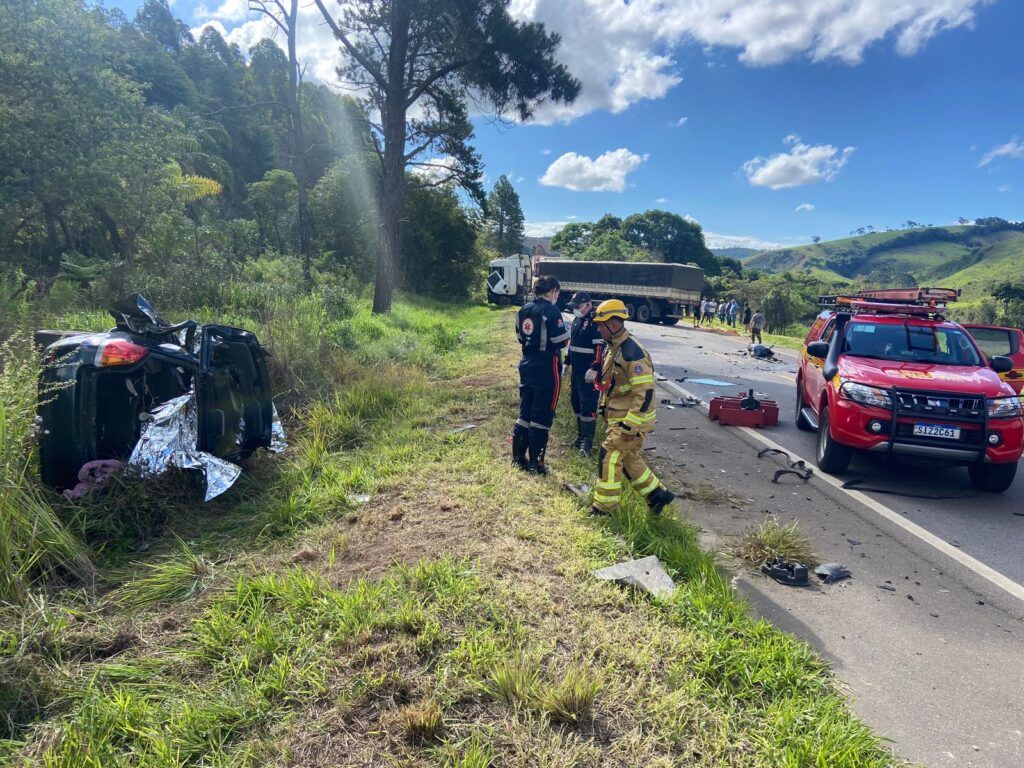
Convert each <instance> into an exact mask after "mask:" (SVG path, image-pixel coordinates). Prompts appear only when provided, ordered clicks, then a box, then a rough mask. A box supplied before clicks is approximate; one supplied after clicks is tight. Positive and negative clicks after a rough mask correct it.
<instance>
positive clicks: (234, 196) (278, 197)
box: [0, 0, 481, 334]
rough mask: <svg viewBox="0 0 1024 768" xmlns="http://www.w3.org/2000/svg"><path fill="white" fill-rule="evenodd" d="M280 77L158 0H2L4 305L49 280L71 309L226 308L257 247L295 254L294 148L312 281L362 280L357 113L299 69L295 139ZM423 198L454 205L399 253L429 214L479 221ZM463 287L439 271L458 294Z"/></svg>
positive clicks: (365, 205) (362, 167)
mask: <svg viewBox="0 0 1024 768" xmlns="http://www.w3.org/2000/svg"><path fill="white" fill-rule="evenodd" d="M288 77H289V64H288V59H287V56H286V55H285V54H284V52H282V50H281V49H280V48H279V47H278V45H277V43H275V42H274V41H272V40H269V39H265V40H261V41H259V42H258V43H256V44H255V45H254V46H253V47H252V48H251V49H250V50H249V51H248V52H245V51H242V50H240V49H239V48H238V46H237V45H233V44H228V43H227V42H226V41H225V40H224V39H223V38H222V37H221V35H220V34H219V33H218V32H217V31H216V30H215V29H212V28H207V29H205V30H204V31H203V33H202V35H200V36H199V38H198V39H194V38H193V37H192V35H191V33H190V32H189V30H188V28H187V26H186V25H185V24H183V23H182V22H180V21H178V20H177V19H175V18H174V16H173V14H172V13H171V10H170V8H169V6H168V4H167V2H166V0H147V1H146V2H145V3H144V4H143V6H142V7H141V8H140V9H139V11H138V13H137V14H136V16H135V17H134V19H132V20H128V19H127V18H125V17H124V16H123V15H122V14H121V13H120V11H117V10H106V9H104V8H103V7H102V6H100V5H92V4H90V3H88V2H86V0H31V1H30V2H25V3H5V4H2V5H0V135H2V136H3V137H4V140H3V142H0V306H3V307H5V309H6V303H9V302H15V303H16V302H17V301H19V300H20V299H21V298H22V297H23V296H30V297H32V298H33V299H34V300H36V301H41V300H43V299H44V297H48V296H50V295H52V294H53V292H54V290H55V286H60V288H59V290H58V293H59V294H60V296H62V297H64V298H66V299H68V300H70V299H71V296H72V295H74V301H75V303H77V304H81V303H82V302H83V301H84V302H85V303H87V304H89V303H96V304H100V305H102V304H103V303H105V302H106V301H108V300H109V299H110V298H115V297H118V296H120V295H121V294H124V293H128V292H131V291H136V290H139V291H143V292H146V293H148V294H149V295H150V298H151V299H153V300H155V301H157V302H158V304H162V305H164V306H174V307H179V308H186V307H190V306H202V305H204V304H209V303H213V304H216V303H219V302H220V301H222V300H223V298H224V297H223V295H222V294H223V290H224V287H225V286H226V285H228V284H229V283H231V282H232V281H233V280H238V279H242V280H245V279H246V276H245V273H246V271H247V270H249V269H251V268H252V265H253V264H254V263H255V262H256V261H258V260H259V259H260V258H262V257H265V256H272V257H274V258H285V259H289V258H294V257H295V256H296V254H297V253H298V251H299V249H300V236H299V235H300V233H299V226H298V210H297V203H298V191H299V190H298V186H297V184H296V171H297V170H298V168H297V166H296V157H297V156H298V155H299V154H300V151H299V150H300V149H301V155H302V157H303V158H304V167H303V171H304V172H305V174H306V180H307V182H308V186H309V195H310V209H311V210H310V217H309V218H310V220H309V222H308V225H307V226H308V228H309V229H310V230H311V231H310V232H309V235H310V239H311V242H312V248H313V250H314V252H315V254H316V259H315V265H314V266H315V271H316V273H317V276H316V282H317V283H318V284H320V285H330V284H338V283H339V282H346V281H349V280H350V279H355V280H357V281H362V280H366V279H368V278H369V276H370V275H371V274H372V272H373V265H374V263H375V261H376V258H377V249H378V238H377V231H378V230H377V215H378V206H377V199H378V196H379V194H380V183H379V179H380V164H379V161H378V159H377V157H376V154H375V153H374V152H373V142H372V139H371V135H370V130H369V128H368V124H367V120H366V116H365V114H364V112H363V111H362V108H361V106H360V105H359V104H358V103H357V102H356V101H354V100H353V99H351V98H348V97H341V96H338V95H337V94H335V93H334V92H332V91H331V90H330V89H328V88H327V87H325V86H323V85H319V84H315V83H310V82H302V83H301V84H300V86H299V98H300V102H301V109H302V114H303V118H304V128H305V132H304V136H305V139H304V145H303V147H301V148H298V147H296V146H295V136H294V132H293V130H292V129H291V118H290V113H289V110H288V108H287V103H286V102H287V100H288V98H287V89H288ZM432 194H433V195H436V196H437V198H438V199H437V202H436V203H435V205H436V206H438V207H441V208H444V210H445V211H446V215H448V216H449V217H451V218H450V219H446V220H443V221H436V222H435V220H431V219H424V218H422V217H420V218H419V219H418V223H417V225H416V226H419V227H421V229H415V228H414V229H413V230H412V231H411V232H410V233H409V237H408V240H409V242H410V244H411V247H410V248H409V249H408V250H407V251H406V252H405V253H404V254H403V256H404V258H405V259H406V260H408V262H409V263H410V264H412V263H413V262H415V260H416V258H417V254H418V248H417V247H416V243H418V242H419V241H420V240H431V239H433V240H437V239H438V237H439V235H438V233H437V231H435V224H436V225H437V228H438V230H442V229H443V230H450V229H451V228H452V226H456V227H459V226H462V227H465V226H475V218H474V216H475V214H471V213H470V212H469V211H468V210H463V208H462V207H461V206H458V205H457V206H455V208H451V206H450V205H448V202H450V200H451V192H450V190H449V189H447V188H446V187H445V185H441V186H440V187H437V188H430V189H426V190H423V191H422V194H420V199H422V198H423V196H424V195H427V196H429V195H432ZM409 226H412V225H407V228H408V227H409ZM422 227H426V229H422ZM475 241H476V239H475V238H463V239H462V240H460V241H459V246H458V248H462V247H464V246H466V244H467V243H469V246H466V248H465V250H458V249H457V248H456V247H454V246H449V247H448V249H447V251H448V260H449V262H455V263H457V264H458V271H459V272H460V273H464V272H465V271H466V270H472V269H474V268H475V266H474V265H478V264H479V263H480V262H481V259H480V252H479V250H478V249H477V248H476V247H475ZM405 271H406V272H407V273H408V274H413V273H414V272H415V269H412V268H410V269H409V270H405ZM471 282H472V281H468V280H467V279H466V277H465V274H460V275H459V277H458V279H457V283H458V286H457V287H456V286H455V285H444V284H443V283H444V275H443V274H442V275H437V276H434V277H433V283H432V284H433V285H434V286H438V285H440V290H442V291H444V292H447V293H450V294H451V293H454V294H459V295H463V296H465V295H467V291H468V287H469V285H470V283H471ZM420 283H421V281H420V280H419V279H417V280H413V281H410V282H409V287H410V288H411V289H413V290H416V289H418V287H419V285H420ZM431 290H435V292H436V289H435V288H432V289H431ZM5 314H6V313H5ZM10 317H12V315H7V316H6V317H5V318H4V326H7V328H8V330H9V328H10V326H9V325H8V321H9V318H10ZM2 331H3V329H0V334H2Z"/></svg>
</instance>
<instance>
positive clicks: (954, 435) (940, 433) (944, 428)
mask: <svg viewBox="0 0 1024 768" xmlns="http://www.w3.org/2000/svg"><path fill="white" fill-rule="evenodd" d="M914 436H915V437H941V438H945V439H946V440H959V439H960V427H951V426H949V425H947V424H915V425H914Z"/></svg>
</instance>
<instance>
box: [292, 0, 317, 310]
mask: <svg viewBox="0 0 1024 768" xmlns="http://www.w3.org/2000/svg"><path fill="white" fill-rule="evenodd" d="M298 26H299V0H292V5H291V13H290V14H289V16H288V109H289V111H290V112H291V123H292V145H293V147H292V149H293V151H294V152H295V182H296V184H297V186H298V198H299V199H298V204H299V205H298V207H299V210H298V214H299V253H300V254H302V279H303V280H304V281H305V283H306V290H307V291H311V290H313V250H312V248H311V247H310V243H309V191H308V189H307V184H308V179H307V178H306V141H305V137H304V136H303V130H302V103H301V97H300V94H299V57H298V53H297V51H296V34H297V32H298Z"/></svg>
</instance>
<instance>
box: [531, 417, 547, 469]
mask: <svg viewBox="0 0 1024 768" xmlns="http://www.w3.org/2000/svg"><path fill="white" fill-rule="evenodd" d="M547 451H548V431H547V430H546V429H537V428H536V427H533V428H531V429H530V462H529V464H527V467H526V471H527V472H532V473H534V474H537V475H546V474H547V473H548V468H547V466H545V464H544V455H545V454H546V453H547Z"/></svg>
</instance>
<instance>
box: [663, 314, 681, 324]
mask: <svg viewBox="0 0 1024 768" xmlns="http://www.w3.org/2000/svg"><path fill="white" fill-rule="evenodd" d="M661 322H663V323H664V324H665V325H675V324H676V323H678V322H679V318H678V317H665V315H662V316H661Z"/></svg>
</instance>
